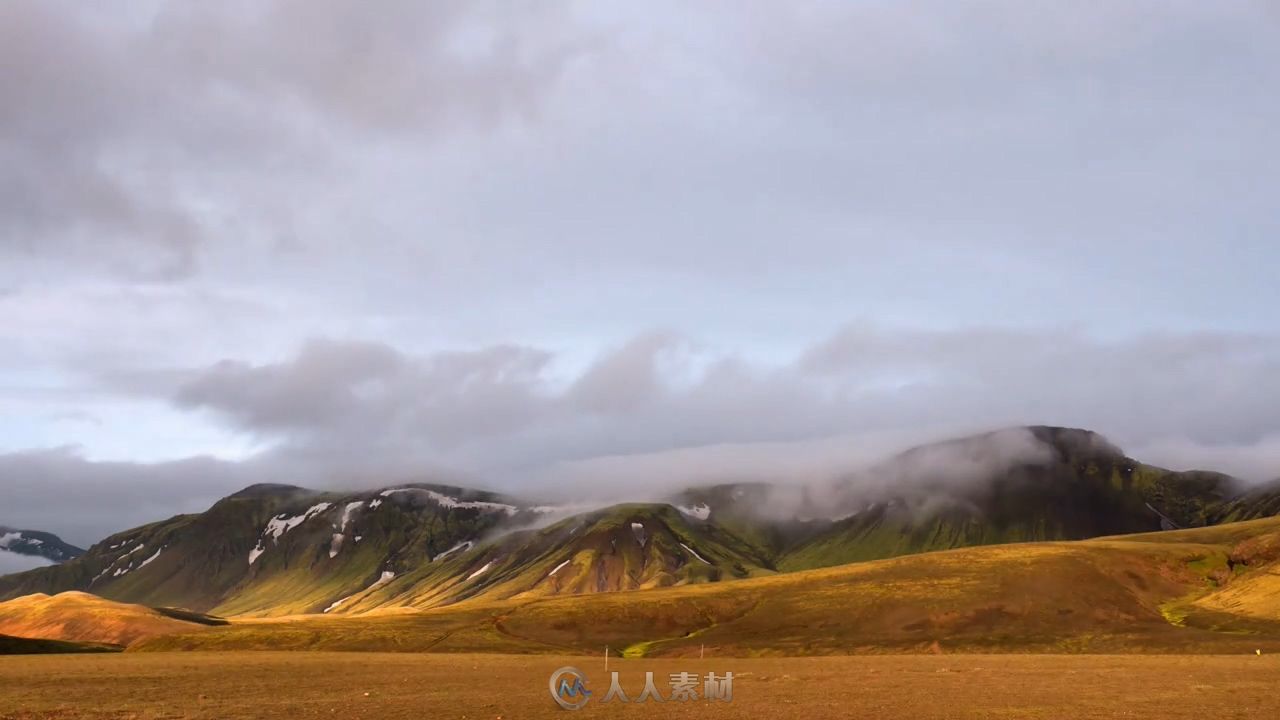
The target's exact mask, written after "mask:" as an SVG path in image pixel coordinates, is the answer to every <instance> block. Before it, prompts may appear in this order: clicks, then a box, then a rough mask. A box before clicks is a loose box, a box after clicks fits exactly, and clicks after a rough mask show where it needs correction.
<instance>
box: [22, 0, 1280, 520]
mask: <svg viewBox="0 0 1280 720" xmlns="http://www.w3.org/2000/svg"><path fill="white" fill-rule="evenodd" d="M0 68H4V70H3V72H0V524H6V525H11V526H21V527H31V528H38V529H44V530H49V531H52V532H58V533H62V534H64V535H65V537H66V538H67V539H68V540H70V541H72V542H80V543H89V542H93V541H94V540H97V539H99V538H100V537H101V536H103V535H104V534H106V533H107V532H110V531H113V530H118V529H123V528H125V527H129V526H132V525H136V524H139V523H141V522H146V521H150V520H154V519H158V518H161V517H165V516H167V515H170V514H173V513H175V512H180V511H192V510H200V509H203V508H204V507H206V506H207V505H208V504H209V503H210V502H212V501H213V500H214V499H216V498H217V497H219V496H221V495H224V494H226V493H227V492H230V491H233V490H235V489H237V488H238V487H240V486H242V485H245V484H249V483H251V482H258V481H284V482H294V483H298V484H303V485H310V486H316V487H338V486H372V485H380V484H387V483H390V482H396V481H403V480H405V479H421V480H427V479H450V480H453V481H456V482H467V483H471V484H476V485H482V486H486V487H492V488H498V489H506V490H514V491H521V490H525V491H531V490H532V489H542V488H548V487H551V488H555V487H560V488H562V489H563V488H564V487H567V486H572V487H583V486H585V487H589V488H591V489H593V490H596V491H598V490H600V489H602V488H604V489H610V488H615V489H616V488H624V487H653V486H657V485H663V486H666V485H676V484H680V483H684V482H703V481H710V480H724V479H733V478H740V479H746V478H752V479H755V478H762V477H772V478H776V479H785V478H791V479H795V478H804V477H813V476H822V475H827V474H831V473H836V472H841V471H843V470H847V469H849V468H850V467H852V466H853V465H856V464H859V463H864V462H867V461H868V460H869V459H875V458H878V457H881V456H884V455H887V454H889V453H891V452H893V451H896V450H898V449H900V448H902V447H904V446H906V445H909V444H911V443H914V442H918V441H922V440H928V439H934V438H940V437H945V436H948V435H952V434H957V433H962V432H968V431H971V430H983V429H988V428H991V427H999V426H1005V425H1014V424H1020V423H1047V424H1065V425H1075V426H1083V427H1088V428H1091V429H1095V430H1097V431H1099V432H1102V433H1104V434H1105V435H1107V436H1108V437H1110V438H1111V439H1112V440H1114V441H1115V442H1117V443H1119V444H1121V445H1122V446H1123V447H1124V448H1125V449H1126V450H1128V451H1129V452H1130V453H1132V454H1135V455H1138V456H1139V457H1140V458H1142V459H1144V460H1149V461H1154V462H1159V463H1164V464H1166V465H1169V466H1172V467H1193V466H1207V467H1214V468H1220V469H1224V470H1228V471H1230V472H1234V473H1237V474H1240V475H1243V476H1246V477H1251V478H1266V477H1275V476H1280V379H1277V378H1280V327H1277V324H1278V323H1277V320H1276V309H1277V308H1280V282H1278V281H1277V269H1278V268H1280V205H1278V204H1277V195H1276V192H1277V190H1276V189H1277V188H1278V187H1280V139H1278V135H1277V128H1280V5H1277V4H1276V3H1275V2H1271V1H1269V0H1258V1H1257V2H1244V1H1241V2H1232V1H1229V0H1228V1H1223V2H1204V1H1203V0H1185V1H1183V0H1150V1H1149V2H1134V1H1129V0H1110V1H1108V2H1105V3H1104V2H1091V3H1062V2H1025V1H1023V0H993V1H975V2H955V1H954V0H937V1H934V2H925V1H914V0H912V1H908V0H896V1H894V2H888V1H885V0H862V1H860V2H838V3H829V4H828V3H809V2H786V3H783V2H772V3H741V2H706V3H687V2H673V3H663V2H644V3H605V2H581V3H559V2H538V3H508V2H498V1H496V0H495V1H494V2H484V1H480V2H475V1H471V0H468V1H466V2H462V1H461V0H459V1H456V2H455V1H453V0H439V1H436V2H430V3H424V2H416V1H415V2H410V1H406V2H385V3H378V4H377V6H376V8H375V7H373V6H370V5H369V4H367V3H355V2H337V1H336V0H289V1H287V2H263V1H259V0H253V1H251V2H250V1H246V2H219V3H165V2H148V1H137V2H131V3H108V4H92V3H72V2H56V1H45V0H30V1H25V0H10V1H8V2H3V3H0Z"/></svg>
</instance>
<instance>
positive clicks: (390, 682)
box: [0, 652, 1280, 720]
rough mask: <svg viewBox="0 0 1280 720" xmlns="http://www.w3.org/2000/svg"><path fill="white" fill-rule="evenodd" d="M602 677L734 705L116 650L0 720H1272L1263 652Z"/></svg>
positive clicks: (849, 663) (42, 674)
mask: <svg viewBox="0 0 1280 720" xmlns="http://www.w3.org/2000/svg"><path fill="white" fill-rule="evenodd" d="M563 665H575V666H577V667H579V668H580V669H582V670H583V671H584V672H585V673H586V674H587V676H588V678H589V686H590V688H591V689H592V690H593V692H594V693H595V694H596V699H595V700H593V701H592V702H590V703H589V704H588V705H587V707H586V708H585V709H583V710H580V711H576V712H566V711H564V710H561V709H560V708H558V707H557V706H556V705H554V704H553V702H552V700H551V697H550V695H549V692H548V690H547V681H548V678H549V676H550V673H551V672H552V671H553V670H555V669H556V668H558V667H560V666H563ZM611 669H615V670H618V671H619V672H620V673H621V676H620V677H621V679H622V681H623V685H624V687H625V688H626V689H627V691H628V692H629V693H630V694H631V696H632V697H633V698H634V697H635V695H636V694H637V690H638V689H639V686H642V685H643V682H644V672H645V671H646V670H649V671H653V672H655V674H656V676H657V677H658V678H659V679H662V678H665V677H666V676H667V675H668V674H670V673H674V672H682V671H689V672H694V673H698V674H705V673H706V672H707V671H714V672H717V673H723V672H725V671H730V672H733V673H734V674H735V680H734V699H733V702H732V703H708V702H705V701H703V700H701V699H700V700H697V701H693V702H687V703H678V702H667V703H664V704H661V705H659V704H656V703H645V704H632V705H618V704H609V705H601V704H599V703H598V702H597V700H598V699H599V698H600V697H601V696H602V695H603V692H604V691H605V690H607V685H608V682H607V676H605V675H604V674H603V660H602V658H599V657H580V656H579V657H574V656H545V655H540V656H515V655H435V654H403V653H401V654H396V653H390V654H387V653H325V652H313V653H272V652H222V653H154V654H151V653H142V654H134V653H125V654H114V655H75V656H22V657H0V719H3V720H16V719H19V718H21V719H23V720H26V719H29V718H30V719H34V718H57V719H59V720H70V719H72V718H117V719H126V718H138V719H152V718H156V719H158V718H172V719H177V718H207V719H209V720H214V719H218V720H222V719H225V718H263V719H271V718H287V719H288V720H298V719H300V718H343V719H344V720H352V719H355V718H368V719H370V720H382V719H386V720H394V719H396V718H413V719H414V720H421V719H424V718H429V719H432V720H434V719H436V718H471V719H476V718H481V719H493V718H504V719H506V720H526V719H532V720H537V719H538V718H565V717H606V716H607V717H637V718H639V717H653V718H658V717H662V718H770V719H771V720H790V719H792V718H797V719H798V718H868V719H870V718H875V719H876V720H893V719H895V718H904V719H905V718H912V719H927V718H955V719H960V718H1042V719H1046V720H1060V719H1062V720H1066V719H1074V720H1086V719H1089V718H1158V719H1159V720H1177V719H1179V718H1194V719H1195V720H1204V719H1205V718H1249V719H1250V720H1257V719H1260V718H1274V717H1278V716H1280V693H1277V691H1276V678H1277V677H1280V656H1266V655H1264V656H1262V657H1257V656H1254V655H1236V656H1221V655H1210V656H1185V655H1145V656H1143V655H1127V656H1108V655H937V656H934V655H878V656H855V657H821V658H754V659H743V658H723V659H720V658H707V659H705V660H698V659H674V658H667V659H647V658H646V659H639V660H620V659H617V660H613V661H611ZM602 684H603V686H602ZM660 687H663V688H664V689H665V684H662V683H660ZM366 693H367V695H366Z"/></svg>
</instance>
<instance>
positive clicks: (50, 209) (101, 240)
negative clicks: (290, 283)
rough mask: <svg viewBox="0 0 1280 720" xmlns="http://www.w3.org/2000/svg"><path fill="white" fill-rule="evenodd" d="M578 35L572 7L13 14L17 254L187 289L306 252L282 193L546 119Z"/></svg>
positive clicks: (4, 178) (8, 178) (0, 35)
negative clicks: (222, 251) (320, 176)
mask: <svg viewBox="0 0 1280 720" xmlns="http://www.w3.org/2000/svg"><path fill="white" fill-rule="evenodd" d="M574 33H575V26H573V25H572V24H571V23H569V22H568V18H567V17H566V15H565V11H564V9H563V7H562V5H561V4H560V3H558V2H551V3H540V4H539V5H538V6H537V7H536V8H533V7H530V8H523V9H515V10H513V9H511V8H509V7H506V6H503V5H502V4H500V3H461V2H452V1H450V2H439V3H430V4H427V5H423V4H421V3H409V2H396V3H388V4H386V5H384V6H381V7H380V8H379V11H378V12H376V13H371V12H368V11H367V9H366V8H359V7H357V6H354V5H351V4H350V3H346V2H327V1H326V2H297V1H294V0H278V1H274V2H269V3H237V2H232V3H219V4H217V5H210V6H199V7H196V6H190V7H184V6H177V5H169V4H165V5H162V6H160V7H159V9H158V10H156V11H155V12H154V13H152V12H148V11H147V10H146V9H144V8H142V7H138V8H133V9H131V10H130V11H128V12H119V13H107V12H98V11H95V10H92V9H86V8H79V9H78V8H73V7H71V6H65V5H59V4H51V3H43V2H29V1H26V0H20V1H19V2H12V3H5V5H4V7H3V8H2V9H0V64H2V65H4V66H5V67H7V68H12V69H13V70H14V72H10V73H6V75H5V78H4V79H0V160H3V162H0V189H3V192H0V217H2V218H3V219H2V220H0V253H4V254H5V256H8V257H10V258H14V259H25V260H28V261H30V260H35V261H40V260H42V259H45V258H47V257H48V256H50V255H56V256H58V257H59V259H63V260H65V259H66V258H68V257H74V258H75V259H76V260H77V262H79V263H84V262H88V263H89V265H90V267H94V268H97V269H99V270H105V271H107V272H109V273H117V274H124V276H126V277H130V278H135V279H149V280H166V281H172V280H176V279H180V278H185V277H189V276H191V275H192V274H193V273H194V272H195V271H196V268H197V263H198V262H200V261H201V259H202V258H203V256H204V255H205V254H207V253H209V252H215V251H214V250H211V249H210V248H209V247H208V246H209V245H211V244H218V245H227V244H233V245H244V244H249V245H251V246H252V245H256V246H259V247H263V248H265V249H266V250H267V251H269V252H270V251H272V249H278V248H280V247H282V246H283V245H287V244H288V243H289V242H296V241H297V239H298V238H297V235H296V230H297V227H298V220H297V218H296V213H295V210H294V208H293V207H292V204H293V200H294V198H293V196H292V195H291V194H290V193H289V192H281V189H282V188H289V187H291V186H294V187H296V186H297V185H301V184H302V183H303V181H304V180H305V179H306V177H307V176H308V174H314V173H316V172H317V171H319V170H320V169H322V168H323V169H326V170H328V171H334V170H335V168H336V162H337V161H336V158H335V153H334V152H333V151H332V150H331V149H330V148H331V147H332V144H333V143H334V142H335V141H336V139H337V138H343V137H345V136H350V135H354V136H356V137H354V138H353V139H352V142H353V143H354V144H360V143H361V142H362V141H361V140H360V139H359V138H360V137H364V136H368V135H369V134H370V133H372V134H373V135H374V136H375V137H376V135H377V134H378V133H381V132H390V133H393V135H395V136H406V135H407V136H411V137H413V138H415V139H418V140H420V141H425V142H428V143H430V142H434V141H435V140H436V139H437V138H439V137H440V136H441V135H442V134H447V133H450V132H456V131H477V130H481V129H484V128H492V127H495V126H498V125H501V124H502V123H504V122H506V121H508V120H512V119H514V120H517V121H518V120H519V119H521V118H523V117H528V116H531V115H533V114H536V112H537V108H538V106H539V104H540V103H541V101H542V98H543V96H544V94H545V93H546V92H547V91H548V89H549V88H550V87H552V86H553V85H554V84H555V82H556V80H557V78H558V77H559V75H560V73H561V72H562V69H563V67H564V65H565V63H567V62H568V61H569V60H570V59H571V58H572V57H573V56H574V55H575V54H577V53H578V52H580V51H581V44H582V41H581V40H580V39H578V38H577V37H575V36H574ZM268 176H269V178H270V179H269V180H268V179H267V178H268ZM259 177H261V179H259ZM295 183H296V184H297V185H295ZM231 237H234V238H236V239H235V240H234V241H231V240H230V238H231Z"/></svg>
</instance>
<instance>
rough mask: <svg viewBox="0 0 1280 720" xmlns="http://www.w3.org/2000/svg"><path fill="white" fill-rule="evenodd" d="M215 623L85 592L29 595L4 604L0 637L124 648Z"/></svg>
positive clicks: (1, 604)
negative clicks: (142, 641) (150, 638)
mask: <svg viewBox="0 0 1280 720" xmlns="http://www.w3.org/2000/svg"><path fill="white" fill-rule="evenodd" d="M217 622H218V621H217V620H214V619H211V618H200V617H197V616H192V615H189V614H185V613H182V612H174V611H164V610H157V609H153V608H148V607H143V606H141V605H129V604H125V603H118V602H112V601H110V600H104V599H103V598H100V597H97V596H95V595H90V594H88V593H82V592H65V593H60V594H58V595H53V596H50V595H43V594H36V595H27V596H24V597H20V598H16V599H14V600H9V601H7V602H3V603H0V635H6V636H11V637H14V638H19V639H24V640H58V641H67V642H73V643H92V644H98V645H116V646H122V647H123V646H127V645H129V644H130V643H133V642H135V641H137V640H140V639H142V638H147V637H152V636H156V635H168V634H173V633H180V632H184V631H187V630H191V629H193V628H196V627H202V626H207V625H210V624H216V623H217Z"/></svg>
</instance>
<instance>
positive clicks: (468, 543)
mask: <svg viewBox="0 0 1280 720" xmlns="http://www.w3.org/2000/svg"><path fill="white" fill-rule="evenodd" d="M472 545H475V543H474V542H472V541H470V540H463V541H462V542H460V543H458V544H457V545H454V546H453V547H451V548H449V549H448V550H445V551H444V552H442V553H440V554H439V555H437V556H435V557H433V558H431V562H435V561H437V560H440V559H443V558H446V557H449V556H450V555H452V554H454V553H456V552H458V551H459V550H470V549H471V546H472Z"/></svg>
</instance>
